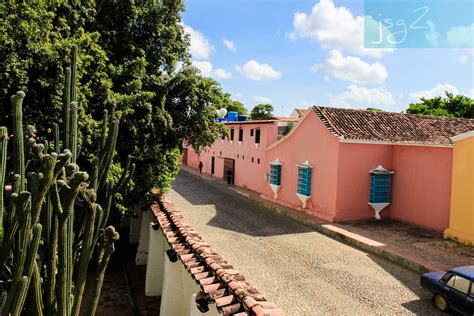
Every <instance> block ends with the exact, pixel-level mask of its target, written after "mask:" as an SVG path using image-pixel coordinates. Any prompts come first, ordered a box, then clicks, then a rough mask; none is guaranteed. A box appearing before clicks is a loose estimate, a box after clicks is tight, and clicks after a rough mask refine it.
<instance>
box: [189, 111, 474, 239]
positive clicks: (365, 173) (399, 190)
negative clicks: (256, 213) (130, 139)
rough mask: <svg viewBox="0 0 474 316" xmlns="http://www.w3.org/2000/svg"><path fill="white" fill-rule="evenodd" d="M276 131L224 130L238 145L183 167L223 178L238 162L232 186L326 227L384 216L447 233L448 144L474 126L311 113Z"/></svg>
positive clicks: (272, 124)
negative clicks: (323, 222)
mask: <svg viewBox="0 0 474 316" xmlns="http://www.w3.org/2000/svg"><path fill="white" fill-rule="evenodd" d="M279 124H283V121H254V122H252V121H249V122H246V123H243V122H235V123H232V124H231V123H227V124H226V126H227V127H228V128H231V129H232V128H233V129H234V140H233V141H231V140H227V139H225V140H222V139H221V140H218V141H216V143H215V144H214V145H213V146H212V147H211V148H206V149H205V150H204V152H202V153H201V155H200V156H199V157H198V156H197V154H196V153H195V152H194V151H193V150H192V149H188V150H186V154H185V156H186V159H183V160H185V163H187V164H188V165H189V166H191V167H194V168H197V166H198V164H199V161H202V162H203V164H204V168H203V172H206V173H210V174H213V175H214V176H216V177H220V178H224V175H225V174H224V170H228V168H230V167H231V166H230V164H231V162H230V160H233V162H232V163H233V164H234V165H233V166H234V168H233V174H234V184H235V185H237V186H241V187H245V188H248V189H250V190H253V191H256V192H258V193H260V194H261V197H262V198H265V199H269V200H273V201H275V202H277V203H280V204H283V205H286V206H290V207H293V208H295V209H301V210H304V211H305V212H308V213H311V214H313V215H316V216H318V217H321V218H324V219H326V220H329V221H352V220H362V219H368V218H371V217H373V216H374V215H375V213H374V209H378V210H380V209H383V210H382V212H381V215H382V217H390V218H393V219H398V220H402V221H406V222H410V223H413V224H416V225H419V226H423V227H428V228H433V229H436V230H439V231H441V230H444V229H446V228H447V227H448V226H449V208H450V196H451V194H450V193H451V167H452V143H451V140H450V137H451V136H454V135H458V134H461V133H464V132H467V131H470V130H473V129H474V120H463V119H455V118H443V117H431V116H422V115H409V114H398V113H389V112H376V111H365V110H351V109H337V108H328V107H313V108H311V109H310V110H309V111H307V112H306V113H304V116H303V117H302V118H301V119H300V121H299V123H298V125H297V126H296V127H295V128H294V129H293V130H292V131H291V132H290V133H289V134H288V135H286V136H285V137H283V138H281V139H278V125H279ZM240 130H242V133H243V134H242V135H243V138H242V140H241V141H240V142H239V138H238V137H239V135H240V134H239V133H240ZM252 130H253V132H252ZM256 130H260V132H259V133H260V142H259V143H258V144H256V134H255V133H256ZM252 133H253V134H252ZM251 135H253V136H251ZM212 166H214V167H212ZM226 166H227V167H226ZM379 166H381V167H383V168H381V167H379ZM377 167H379V168H377ZM226 168H227V169H226ZM371 171H373V172H372V173H370V172H371ZM389 171H392V172H389ZM369 204H370V205H369Z"/></svg>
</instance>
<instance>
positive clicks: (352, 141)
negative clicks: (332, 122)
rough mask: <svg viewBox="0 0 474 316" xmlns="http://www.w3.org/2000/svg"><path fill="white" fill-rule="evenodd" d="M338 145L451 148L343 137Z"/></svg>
mask: <svg viewBox="0 0 474 316" xmlns="http://www.w3.org/2000/svg"><path fill="white" fill-rule="evenodd" d="M338 139H339V142H340V143H348V144H364V145H399V146H421V147H439V148H452V147H453V145H452V144H430V143H419V142H389V141H377V140H368V139H347V138H344V136H339V137H338Z"/></svg>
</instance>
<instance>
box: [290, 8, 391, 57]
mask: <svg viewBox="0 0 474 316" xmlns="http://www.w3.org/2000/svg"><path fill="white" fill-rule="evenodd" d="M368 18H369V17H368ZM370 21H373V20H372V19H371V18H370ZM293 28H294V31H293V33H291V34H290V38H292V39H296V38H310V39H313V40H315V41H318V42H319V43H320V44H321V46H322V47H323V48H329V49H338V50H345V51H349V52H353V53H357V54H360V55H369V56H374V57H380V56H381V55H382V54H383V53H384V52H388V51H390V50H391V49H375V48H370V49H369V48H364V18H363V17H362V16H356V17H354V16H353V15H352V12H351V11H350V10H349V9H347V8H346V7H336V6H335V5H334V3H333V2H332V0H320V1H319V2H318V3H316V4H315V5H314V6H313V8H312V10H311V13H309V14H306V13H303V12H296V13H295V15H294V18H293Z"/></svg>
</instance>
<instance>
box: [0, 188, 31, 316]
mask: <svg viewBox="0 0 474 316" xmlns="http://www.w3.org/2000/svg"><path fill="white" fill-rule="evenodd" d="M12 198H13V199H14V200H15V203H16V204H17V210H18V212H19V214H20V221H21V225H22V227H21V231H20V238H19V249H18V261H17V262H16V264H15V270H14V273H13V278H12V283H11V286H10V291H9V293H8V297H7V302H6V303H5V308H4V310H3V315H9V313H12V310H13V309H14V308H15V307H16V306H14V305H13V302H14V301H15V300H16V298H17V295H18V293H19V287H20V280H21V277H22V275H23V269H24V266H25V261H26V255H27V252H28V242H29V238H28V235H29V233H30V223H31V214H30V212H29V211H28V210H27V208H29V200H30V194H29V192H25V191H24V192H21V193H20V195H15V196H12ZM26 290H28V288H27V289H26Z"/></svg>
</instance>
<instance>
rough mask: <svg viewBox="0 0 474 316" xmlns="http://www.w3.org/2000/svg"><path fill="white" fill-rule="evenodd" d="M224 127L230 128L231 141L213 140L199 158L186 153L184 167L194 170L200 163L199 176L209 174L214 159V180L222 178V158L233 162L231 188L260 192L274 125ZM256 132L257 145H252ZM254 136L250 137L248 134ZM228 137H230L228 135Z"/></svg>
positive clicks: (227, 125)
mask: <svg viewBox="0 0 474 316" xmlns="http://www.w3.org/2000/svg"><path fill="white" fill-rule="evenodd" d="M225 125H226V127H227V128H228V129H229V130H230V128H234V140H233V141H232V143H231V142H230V140H229V139H228V138H226V139H225V140H222V139H221V138H219V139H217V140H216V141H215V143H214V145H213V146H212V147H208V148H205V149H204V150H203V151H202V152H201V154H200V156H198V155H197V154H196V153H195V151H194V150H192V149H189V152H188V165H189V166H190V167H192V168H196V169H197V168H198V165H199V161H202V162H203V169H202V171H203V173H206V174H211V159H212V157H213V156H214V157H215V172H214V176H215V177H218V178H222V179H223V178H224V158H231V159H234V160H235V169H234V170H235V171H234V184H235V185H237V186H240V187H244V188H248V189H250V190H253V191H256V192H259V193H260V192H261V188H262V187H264V185H265V183H266V182H265V179H264V175H265V166H264V155H265V148H266V147H267V146H268V145H270V144H271V143H273V142H275V141H276V140H277V137H278V122H276V121H275V122H267V123H227V124H225ZM240 128H242V129H243V141H242V142H241V143H240V144H239V141H238V140H239V129H240ZM257 128H258V129H260V144H258V146H256V144H255V129H257ZM252 129H253V130H254V135H253V136H250V130H252ZM229 136H230V133H229Z"/></svg>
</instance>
